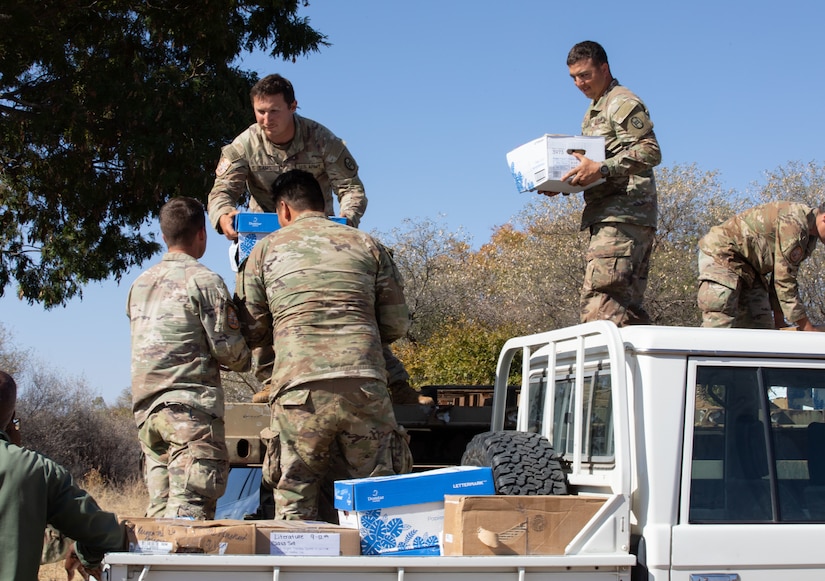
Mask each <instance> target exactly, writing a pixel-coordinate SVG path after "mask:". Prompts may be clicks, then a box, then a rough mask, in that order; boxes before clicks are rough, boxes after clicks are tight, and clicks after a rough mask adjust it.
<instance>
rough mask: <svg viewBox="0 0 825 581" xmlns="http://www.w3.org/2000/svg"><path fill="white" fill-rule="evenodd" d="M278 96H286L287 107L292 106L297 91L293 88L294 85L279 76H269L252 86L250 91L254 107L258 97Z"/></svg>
mask: <svg viewBox="0 0 825 581" xmlns="http://www.w3.org/2000/svg"><path fill="white" fill-rule="evenodd" d="M278 94H281V95H283V96H284V101H285V102H286V104H287V105H292V104H293V103H294V102H295V89H293V88H292V83H290V82H289V81H288V80H287V79H285V78H284V77H282V76H281V75H278V74H274V75H267V76H265V77H264V78H263V79H261V80H260V81H258V82H257V83H255V84H254V85H252V89H251V90H250V91H249V99H250V100H251V101H252V104H253V105H254V104H255V98H256V97H260V96H261V95H278Z"/></svg>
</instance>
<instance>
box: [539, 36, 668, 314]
mask: <svg viewBox="0 0 825 581" xmlns="http://www.w3.org/2000/svg"><path fill="white" fill-rule="evenodd" d="M567 66H568V68H569V70H570V76H571V77H572V78H573V81H574V82H575V83H576V87H578V89H579V90H580V91H581V92H582V93H584V95H585V96H586V97H587V98H588V99H592V102H591V103H590V106H589V107H588V109H587V111H586V112H585V114H584V120H583V121H582V135H592V136H603V137H604V140H605V158H606V161H604V162H597V161H593V160H591V159H588V158H587V157H585V156H584V155H582V154H580V153H574V154H573V155H575V156H576V157H577V158H578V159H579V161H580V162H581V163H580V164H579V165H578V166H577V167H575V168H574V169H572V170H570V172H568V173H567V174H566V175H564V176H562V180H564V181H569V182H570V183H571V184H574V185H583V186H586V185H589V184H592V183H593V182H595V181H597V180H599V179H602V178H604V180H605V182H604V183H602V184H599V185H597V186H593V187H591V188H589V189H587V190H585V191H584V202H585V207H584V212H583V213H582V221H581V229H582V230H585V229H589V230H590V243H589V246H588V249H587V269H586V271H585V275H584V284H583V286H582V293H581V321H582V322H583V323H584V322H587V321H595V320H601V319H606V320H610V321H613V322H614V323H616V324H617V325H619V326H623V325H633V324H649V323H650V316H649V315H648V313H647V311H646V310H645V309H644V307H643V306H642V303H643V299H644V292H645V288H646V287H647V275H648V269H649V265H650V253H651V250H652V248H653V239H654V235H655V233H656V220H657V212H658V206H657V198H656V182H655V180H654V177H653V168H654V166H656V165H658V164H659V162H661V160H662V154H661V151H660V150H659V143H658V142H657V141H656V135H655V133H654V132H653V122H652V121H651V120H650V114H649V113H648V110H647V107H645V105H644V103H642V101H641V99H639V98H638V97H637V96H636V95H634V94H633V93H632V92H631V91H629V90H628V89H627V88H626V87H623V86H622V85H620V84H619V81H617V80H616V79H614V78H613V75H612V74H611V72H610V65H609V64H608V62H607V53H605V50H604V48H602V47H601V45H599V44H598V43H595V42H592V41H584V42H580V43H578V44H576V45H575V46H574V47H573V48H572V49H571V50H570V53H569V54H568V56H567ZM549 194H550V195H555V194H554V193H549Z"/></svg>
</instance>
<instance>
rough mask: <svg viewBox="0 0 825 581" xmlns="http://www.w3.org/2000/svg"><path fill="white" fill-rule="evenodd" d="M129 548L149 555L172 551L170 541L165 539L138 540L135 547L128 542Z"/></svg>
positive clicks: (164, 553) (165, 553)
mask: <svg viewBox="0 0 825 581" xmlns="http://www.w3.org/2000/svg"><path fill="white" fill-rule="evenodd" d="M129 550H130V551H131V552H134V553H147V554H149V555H168V554H169V553H171V552H172V543H170V542H167V541H138V543H137V547H135V545H134V544H133V543H130V544H129Z"/></svg>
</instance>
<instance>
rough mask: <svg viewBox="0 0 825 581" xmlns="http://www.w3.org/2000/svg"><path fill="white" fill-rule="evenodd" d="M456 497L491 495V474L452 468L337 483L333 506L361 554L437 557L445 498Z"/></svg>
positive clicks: (482, 469)
mask: <svg viewBox="0 0 825 581" xmlns="http://www.w3.org/2000/svg"><path fill="white" fill-rule="evenodd" d="M457 493H467V494H477V495H480V494H495V485H494V483H493V473H492V470H491V469H490V468H489V467H476V466H452V467H449V468H440V469H437V470H428V471H426V472H416V473H412V474H399V475H396V476H379V477H375V478H359V479H353V480H339V481H336V482H335V508H337V509H338V519H339V522H340V523H341V525H342V526H347V527H352V528H354V529H357V530H358V531H359V534H360V538H361V554H363V555H382V554H392V555H439V554H441V551H440V548H439V536H440V535H441V532H442V528H443V524H444V496H445V495H447V494H457Z"/></svg>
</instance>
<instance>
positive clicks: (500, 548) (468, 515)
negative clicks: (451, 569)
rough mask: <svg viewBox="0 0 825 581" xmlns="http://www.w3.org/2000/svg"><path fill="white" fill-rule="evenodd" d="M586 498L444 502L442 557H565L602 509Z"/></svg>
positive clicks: (448, 499)
mask: <svg viewBox="0 0 825 581" xmlns="http://www.w3.org/2000/svg"><path fill="white" fill-rule="evenodd" d="M604 502H605V500H604V499H603V498H594V497H585V496H503V495H502V496H455V495H450V496H447V497H446V498H445V500H444V539H443V551H444V554H445V555H450V556H457V555H563V554H564V549H565V547H566V546H567V545H568V544H569V543H570V541H571V540H573V537H575V536H576V535H577V534H578V533H579V531H581V530H582V528H584V525H586V524H587V522H588V521H590V519H591V518H593V516H594V515H595V514H596V512H598V510H599V509H600V508H601V507H602V505H603V504H604Z"/></svg>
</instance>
